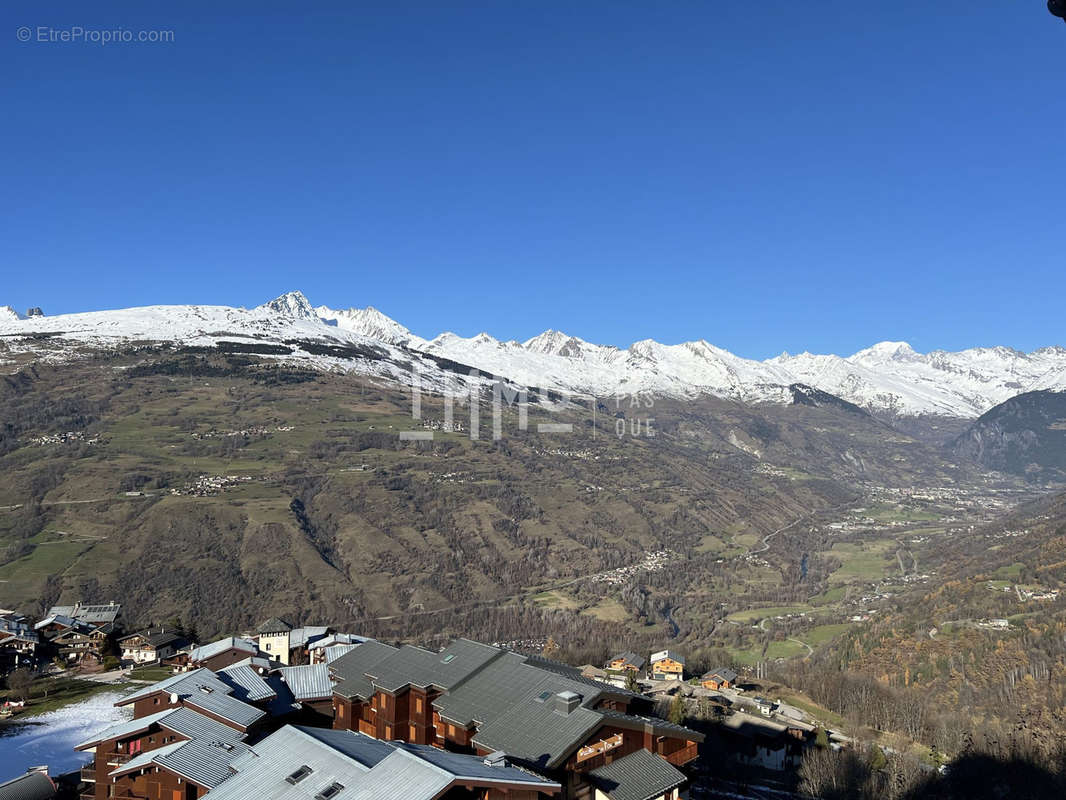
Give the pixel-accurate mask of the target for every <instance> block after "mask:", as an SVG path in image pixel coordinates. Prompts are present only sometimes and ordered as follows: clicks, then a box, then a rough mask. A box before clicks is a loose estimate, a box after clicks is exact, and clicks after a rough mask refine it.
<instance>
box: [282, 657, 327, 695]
mask: <svg viewBox="0 0 1066 800" xmlns="http://www.w3.org/2000/svg"><path fill="white" fill-rule="evenodd" d="M278 672H280V673H281V676H282V678H284V680H285V683H286V685H288V687H289V690H290V691H291V692H292V695H293V697H295V698H296V699H297V700H298V701H300V702H304V701H307V700H322V699H325V698H327V697H329V698H331V697H333V681H331V680H330V678H329V665H327V664H306V665H303V666H298V667H282V668H281V669H279V670H278Z"/></svg>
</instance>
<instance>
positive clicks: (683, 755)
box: [663, 742, 700, 767]
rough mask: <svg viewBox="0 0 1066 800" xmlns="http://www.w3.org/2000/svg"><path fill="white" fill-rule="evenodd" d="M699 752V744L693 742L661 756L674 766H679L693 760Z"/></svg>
mask: <svg viewBox="0 0 1066 800" xmlns="http://www.w3.org/2000/svg"><path fill="white" fill-rule="evenodd" d="M699 754H700V751H699V745H697V744H696V743H695V742H693V743H692V744H690V745H688V746H687V747H685V748H682V749H681V750H677V751H675V752H673V753H671V754H670V755H668V756H663V757H664V758H665V759H666V760H667V761H669V762H670V763H671V764H673V765H674V766H675V767H680V766H681V765H682V764H687V763H688V762H690V761H695V760H696V758H697V756H699Z"/></svg>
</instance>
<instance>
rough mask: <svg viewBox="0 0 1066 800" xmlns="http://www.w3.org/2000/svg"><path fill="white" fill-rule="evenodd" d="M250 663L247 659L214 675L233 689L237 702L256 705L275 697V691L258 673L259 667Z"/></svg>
mask: <svg viewBox="0 0 1066 800" xmlns="http://www.w3.org/2000/svg"><path fill="white" fill-rule="evenodd" d="M250 662H251V659H247V660H246V661H242V662H240V663H239V664H231V665H230V666H228V667H225V668H223V669H220V670H219V671H218V672H217V673H215V674H216V675H218V677H219V679H221V680H222V681H223V682H224V683H227V684H229V685H230V686H231V687H232V688H233V696H234V697H236V698H237V699H238V700H244V701H245V702H252V703H258V702H260V701H262V700H269V699H270V698H272V697H275V696H276V693H275V691H274V690H273V689H272V688H271V687H270V684H268V683H267V682H266V680H265V679H264V678H263V676H262V675H261V674H260V673H259V667H255V666H253V665H252V664H251V663H250Z"/></svg>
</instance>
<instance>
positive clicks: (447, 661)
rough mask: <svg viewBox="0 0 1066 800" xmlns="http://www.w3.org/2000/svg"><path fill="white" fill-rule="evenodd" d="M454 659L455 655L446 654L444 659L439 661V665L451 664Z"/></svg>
mask: <svg viewBox="0 0 1066 800" xmlns="http://www.w3.org/2000/svg"><path fill="white" fill-rule="evenodd" d="M454 658H455V653H448V655H446V656H445V657H444V658H442V659H441V660H440V663H442V664H447V663H449V662H451V661H452V659H454Z"/></svg>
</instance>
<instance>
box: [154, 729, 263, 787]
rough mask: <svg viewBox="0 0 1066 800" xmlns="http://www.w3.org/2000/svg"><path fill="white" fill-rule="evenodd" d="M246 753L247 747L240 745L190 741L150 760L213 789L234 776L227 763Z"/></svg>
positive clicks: (235, 743)
mask: <svg viewBox="0 0 1066 800" xmlns="http://www.w3.org/2000/svg"><path fill="white" fill-rule="evenodd" d="M247 750H248V746H247V745H245V744H242V743H240V742H214V741H209V740H207V739H193V740H192V741H191V742H186V743H185V744H184V745H182V746H181V747H179V748H177V749H176V750H172V751H171V752H169V753H165V754H163V755H161V756H157V757H156V758H154V759H153V761H155V763H156V764H158V765H159V766H160V767H163V768H164V769H167V770H170V771H171V772H176V773H177V774H178V775H181V776H182V777H183V778H186V779H187V780H190V781H192V782H193V783H195V784H198V785H200V786H203V787H205V788H208V789H214V788H215V787H216V786H218V785H219V784H220V783H222V782H223V781H224V780H226V779H227V778H229V777H230V776H231V775H233V772H232V770H231V769H230V764H231V763H232V762H233V760H234V759H235V758H237V757H238V756H240V755H241V754H243V753H244V752H245V751H247ZM156 752H158V751H156Z"/></svg>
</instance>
